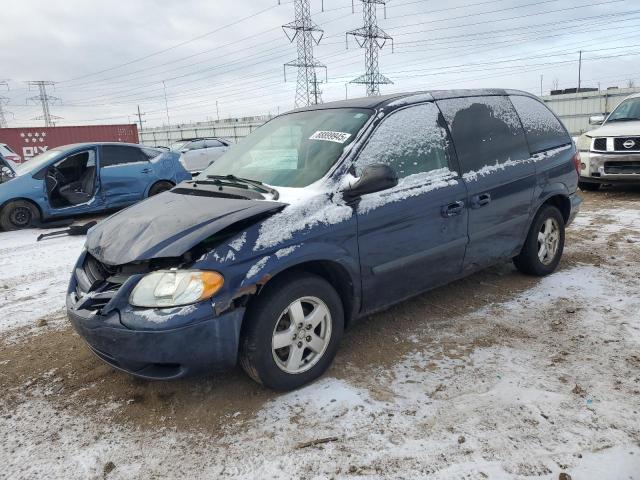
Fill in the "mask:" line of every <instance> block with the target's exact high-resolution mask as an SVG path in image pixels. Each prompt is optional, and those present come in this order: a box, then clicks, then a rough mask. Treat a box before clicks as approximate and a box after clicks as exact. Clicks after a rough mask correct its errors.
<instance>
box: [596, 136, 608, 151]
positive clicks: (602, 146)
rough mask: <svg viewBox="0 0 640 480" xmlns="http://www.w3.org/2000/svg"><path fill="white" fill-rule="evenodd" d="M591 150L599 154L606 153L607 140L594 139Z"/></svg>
mask: <svg viewBox="0 0 640 480" xmlns="http://www.w3.org/2000/svg"><path fill="white" fill-rule="evenodd" d="M593 149H594V150H598V151H600V152H606V151H607V139H606V138H596V139H595V140H594V141H593Z"/></svg>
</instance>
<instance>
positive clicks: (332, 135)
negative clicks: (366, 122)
mask: <svg viewBox="0 0 640 480" xmlns="http://www.w3.org/2000/svg"><path fill="white" fill-rule="evenodd" d="M349 137H351V134H350V133H343V132H328V131H324V130H319V131H317V132H316V133H314V134H313V135H311V136H310V137H309V140H323V141H325V142H335V143H344V142H346V141H347V140H349Z"/></svg>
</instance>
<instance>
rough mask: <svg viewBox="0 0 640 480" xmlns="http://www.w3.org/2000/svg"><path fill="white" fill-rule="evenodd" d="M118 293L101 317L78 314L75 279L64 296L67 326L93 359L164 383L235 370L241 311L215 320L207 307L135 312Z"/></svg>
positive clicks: (125, 292) (81, 311) (85, 311)
mask: <svg viewBox="0 0 640 480" xmlns="http://www.w3.org/2000/svg"><path fill="white" fill-rule="evenodd" d="M121 290H123V291H119V292H118V293H117V294H116V298H114V302H113V303H114V304H115V305H116V307H115V308H108V309H105V310H106V311H105V313H102V312H101V310H90V309H86V308H82V306H83V302H82V301H81V299H78V298H77V296H76V293H75V291H76V280H75V276H74V277H73V278H72V280H71V284H70V286H69V291H68V293H67V315H68V318H69V320H70V322H71V324H72V325H73V327H74V328H75V330H76V331H77V332H78V334H79V335H80V336H81V337H82V338H83V339H84V340H85V341H86V342H87V344H88V345H89V347H90V348H91V350H92V351H93V353H95V354H96V355H97V356H98V357H99V358H101V359H102V360H103V361H105V362H107V363H108V364H109V365H111V366H112V367H114V368H117V369H119V370H122V371H124V372H127V373H130V374H132V375H135V376H137V377H142V378H146V379H157V380H169V379H175V378H179V377H183V376H185V375H187V374H191V373H195V372H199V371H205V370H208V369H221V368H229V367H233V366H234V365H235V364H236V361H237V353H238V344H239V339H240V328H241V326H242V319H243V316H244V311H245V310H244V308H241V307H238V308H235V309H233V310H229V311H227V312H225V313H223V314H220V315H216V314H215V312H214V308H213V306H212V303H211V301H203V302H199V303H197V304H194V305H189V306H186V307H179V308H173V309H139V308H134V307H132V306H130V305H129V304H128V302H127V301H126V299H127V298H128V293H129V292H128V290H129V289H127V288H124V287H123V288H121ZM78 307H80V308H78ZM132 325H139V326H140V327H139V328H134V327H132Z"/></svg>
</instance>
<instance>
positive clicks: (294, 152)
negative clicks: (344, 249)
mask: <svg viewBox="0 0 640 480" xmlns="http://www.w3.org/2000/svg"><path fill="white" fill-rule="evenodd" d="M371 113H372V112H371V110H365V109H356V108H341V109H327V110H312V111H308V112H298V113H291V114H288V115H282V116H280V117H277V118H274V119H273V120H272V121H270V122H268V123H266V124H265V125H263V126H262V127H260V128H259V129H258V130H256V131H255V132H254V133H252V134H251V135H249V136H248V137H246V138H245V139H244V140H242V141H241V142H240V143H238V144H237V145H234V146H233V147H232V148H231V149H230V150H229V151H227V152H226V153H225V154H224V155H223V156H222V157H220V158H219V159H218V160H216V162H215V163H213V164H212V165H211V166H209V168H207V169H206V170H205V171H204V172H202V173H201V174H200V177H199V178H205V177H206V176H207V175H218V176H223V175H234V176H236V177H241V178H249V179H251V180H257V181H259V182H262V183H266V184H267V185H272V186H274V187H306V186H307V185H310V184H311V183H313V182H315V181H316V180H319V179H320V178H322V177H323V176H324V175H325V174H326V173H327V172H328V171H329V169H330V168H331V166H332V165H333V164H334V163H335V162H336V161H337V160H338V158H340V155H341V154H342V152H343V151H344V149H345V147H346V146H347V145H349V144H350V143H351V142H352V141H353V140H354V139H355V137H356V135H357V134H358V132H359V131H360V129H361V128H362V127H363V126H364V124H365V123H366V122H367V120H368V119H369V117H370V116H371Z"/></svg>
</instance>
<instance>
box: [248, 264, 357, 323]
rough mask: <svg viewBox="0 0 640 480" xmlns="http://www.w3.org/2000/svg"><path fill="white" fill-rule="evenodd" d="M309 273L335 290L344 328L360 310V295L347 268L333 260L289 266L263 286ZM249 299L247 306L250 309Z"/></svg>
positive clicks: (259, 292) (354, 280)
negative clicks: (278, 279) (282, 278)
mask: <svg viewBox="0 0 640 480" xmlns="http://www.w3.org/2000/svg"><path fill="white" fill-rule="evenodd" d="M296 272H297V273H310V274H313V275H317V276H319V277H321V278H323V279H324V280H326V281H327V282H328V283H329V284H330V285H331V286H332V287H333V288H335V290H336V292H337V293H338V296H339V297H340V300H341V301H342V307H343V310H344V322H345V328H346V327H348V326H349V324H350V323H351V322H352V321H353V319H354V318H355V317H356V315H357V312H358V311H359V309H360V293H359V288H358V286H357V283H356V279H355V278H354V277H353V275H352V274H351V273H350V272H349V270H348V269H347V267H345V266H344V265H342V264H341V263H340V262H338V261H335V260H307V261H302V262H300V263H296V264H293V265H289V266H287V267H286V268H284V269H282V270H280V271H278V272H277V273H275V274H273V276H271V277H270V278H269V280H268V282H267V283H265V284H264V285H263V286H266V285H267V284H268V283H270V282H272V281H273V280H274V279H276V278H281V277H282V276H283V275H285V274H291V273H296ZM261 291H262V289H260V290H259V291H258V293H257V294H255V295H252V297H257V296H259V295H260V294H261ZM250 304H251V298H250V299H249V303H248V306H249V307H250Z"/></svg>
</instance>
